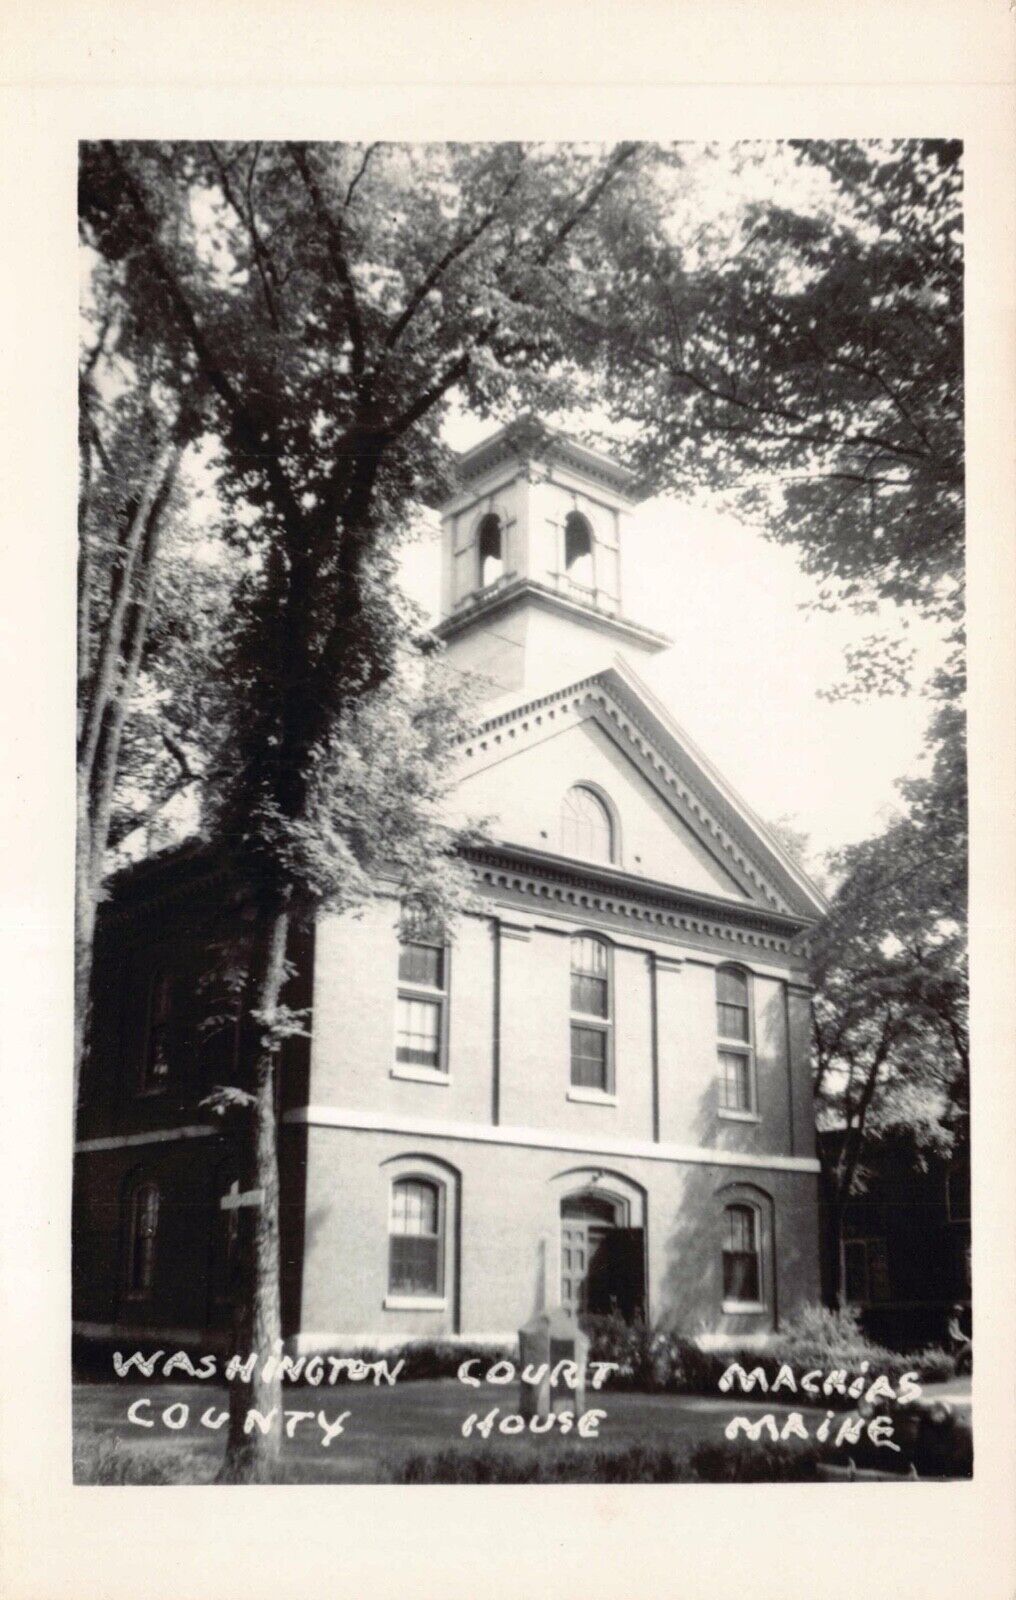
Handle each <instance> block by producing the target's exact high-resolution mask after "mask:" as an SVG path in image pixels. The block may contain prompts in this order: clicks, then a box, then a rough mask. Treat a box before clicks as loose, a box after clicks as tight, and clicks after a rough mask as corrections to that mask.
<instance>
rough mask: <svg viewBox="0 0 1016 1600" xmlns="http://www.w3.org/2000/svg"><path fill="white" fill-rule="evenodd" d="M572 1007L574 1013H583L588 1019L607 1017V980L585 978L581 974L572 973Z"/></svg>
mask: <svg viewBox="0 0 1016 1600" xmlns="http://www.w3.org/2000/svg"><path fill="white" fill-rule="evenodd" d="M571 1007H572V1010H573V1011H581V1012H582V1013H583V1014H584V1015H585V1016H587V1017H605V1016H606V1015H607V980H606V978H585V977H583V976H582V975H581V974H579V973H572V981H571Z"/></svg>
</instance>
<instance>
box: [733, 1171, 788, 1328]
mask: <svg viewBox="0 0 1016 1600" xmlns="http://www.w3.org/2000/svg"><path fill="white" fill-rule="evenodd" d="M721 1194H722V1196H723V1212H722V1225H723V1228H724V1238H725V1237H726V1232H725V1230H726V1226H727V1212H728V1211H729V1210H730V1209H731V1208H732V1207H734V1206H742V1207H744V1208H745V1209H746V1210H749V1211H751V1212H752V1213H753V1215H754V1218H755V1259H756V1261H757V1262H758V1283H759V1288H760V1290H761V1291H762V1292H761V1295H760V1297H759V1299H757V1300H733V1299H730V1298H729V1297H728V1296H727V1295H721V1299H720V1306H721V1309H722V1312H723V1314H724V1316H731V1317H737V1316H749V1315H754V1316H758V1315H759V1314H761V1313H768V1311H769V1309H770V1306H769V1302H770V1298H771V1296H772V1295H773V1294H774V1293H775V1290H774V1288H773V1283H774V1282H775V1278H776V1260H775V1256H774V1254H773V1251H774V1245H773V1239H772V1237H771V1235H770V1228H769V1215H768V1213H767V1211H766V1208H765V1205H764V1204H763V1203H762V1201H761V1200H760V1199H757V1198H755V1196H753V1195H752V1194H750V1193H745V1192H744V1191H743V1190H742V1188H741V1187H740V1186H739V1185H738V1184H730V1185H728V1186H727V1187H726V1188H725V1189H724V1190H721ZM726 1253H727V1252H726V1247H725V1245H724V1246H721V1250H720V1260H721V1267H720V1270H721V1272H722V1271H723V1270H724V1267H723V1258H724V1256H725V1255H726Z"/></svg>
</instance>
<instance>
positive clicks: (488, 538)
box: [476, 511, 504, 589]
mask: <svg viewBox="0 0 1016 1600" xmlns="http://www.w3.org/2000/svg"><path fill="white" fill-rule="evenodd" d="M476 543H477V553H478V557H479V562H480V588H481V589H487V588H489V586H490V585H491V584H492V583H496V582H497V580H498V578H500V577H501V576H502V575H503V573H504V529H503V528H502V526H501V518H500V517H499V516H497V514H496V513H495V512H493V511H489V512H488V513H487V515H486V516H485V517H484V519H483V521H482V522H481V523H480V526H479V530H478V532H477V541H476Z"/></svg>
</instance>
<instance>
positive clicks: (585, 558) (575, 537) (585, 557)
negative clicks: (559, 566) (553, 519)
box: [564, 511, 595, 589]
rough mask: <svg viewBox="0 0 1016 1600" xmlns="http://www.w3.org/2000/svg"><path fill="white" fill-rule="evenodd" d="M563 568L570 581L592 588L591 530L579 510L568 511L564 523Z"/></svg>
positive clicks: (581, 586) (585, 587) (583, 587)
mask: <svg viewBox="0 0 1016 1600" xmlns="http://www.w3.org/2000/svg"><path fill="white" fill-rule="evenodd" d="M564 570H565V572H566V574H567V575H568V578H569V579H570V580H571V582H572V583H577V584H578V585H579V587H580V588H582V589H592V588H593V587H594V586H595V584H594V575H593V530H592V528H591V527H590V526H589V522H588V519H587V518H586V517H584V516H583V515H582V513H581V511H569V513H568V515H567V517H566V518H565V523H564Z"/></svg>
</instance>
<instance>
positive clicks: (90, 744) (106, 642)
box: [74, 423, 187, 1120]
mask: <svg viewBox="0 0 1016 1600" xmlns="http://www.w3.org/2000/svg"><path fill="white" fill-rule="evenodd" d="M186 441H187V434H186V432H185V430H184V428H183V426H182V425H181V424H179V423H178V425H177V427H176V428H175V429H174V434H173V440H172V442H171V443H170V444H169V445H167V446H165V447H163V448H162V449H161V450H160V451H159V453H158V455H157V457H156V458H155V462H154V464H153V466H152V469H151V471H150V473H149V475H148V478H147V480H146V484H145V489H144V493H143V495H142V498H141V502H140V504H139V506H138V508H137V509H136V510H135V514H134V516H133V518H132V520H131V530H130V536H129V538H128V539H127V542H126V546H125V551H124V568H125V570H124V572H123V573H122V574H121V576H120V579H119V583H118V587H117V591H116V594H115V596H114V600H113V603H112V604H111V607H110V615H109V617H108V619H107V623H106V630H105V634H104V637H103V640H102V647H101V651H100V664H99V666H98V667H97V668H96V673H95V677H94V680H91V681H89V693H88V696H87V699H86V702H85V706H84V708H83V713H82V712H79V717H81V716H82V715H83V727H82V729H81V732H80V734H79V745H78V772H77V788H78V793H77V824H76V840H75V846H76V864H75V905H74V1115H75V1120H76V1118H77V1107H78V1100H79V1096H80V1091H81V1072H82V1068H83V1066H84V1059H85V1052H86V1049H87V1046H88V1024H89V1013H90V1008H91V986H92V964H93V945H94V941H95V918H96V908H97V903H98V897H99V890H100V887H101V883H102V877H103V869H104V866H105V860H106V850H107V847H108V843H109V823H110V814H111V810H112V803H113V791H114V788H115V786H116V779H117V774H118V771H119V764H120V746H121V743H122V739H123V729H124V723H125V722H126V718H127V710H128V707H129V704H130V700H131V697H132V696H133V694H134V690H135V687H136V685H137V679H138V673H139V670H140V666H141V657H142V654H143V651H144V644H145V637H146V634H147V630H148V622H149V618H150V614H151V606H152V597H153V594H154V589H155V577H156V571H157V564H158V554H159V539H160V534H161V532H162V524H163V519H164V516H165V511H166V505H167V503H168V501H169V497H170V494H171V492H172V488H173V483H174V481H175V478H176V473H177V469H178V467H179V464H180V458H181V456H182V454H183V451H184V448H185V445H186ZM142 509H144V515H143V516H142V515H141V511H142ZM83 538H84V536H83V534H82V540H83ZM82 548H84V545H82ZM78 603H79V651H82V650H84V648H85V643H86V642H87V641H84V640H83V635H84V632H85V628H84V623H83V620H82V612H83V610H84V608H85V606H86V605H87V604H88V603H89V597H88V590H87V585H85V586H84V587H83V588H82V591H81V592H80V594H79V602H78ZM78 673H79V678H80V679H82V680H86V681H87V680H88V679H89V659H88V656H87V655H82V654H79V660H78Z"/></svg>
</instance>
